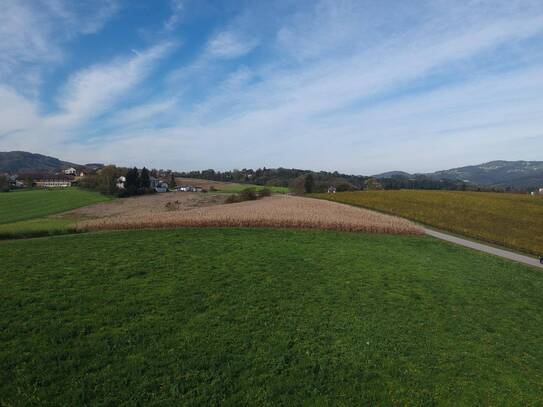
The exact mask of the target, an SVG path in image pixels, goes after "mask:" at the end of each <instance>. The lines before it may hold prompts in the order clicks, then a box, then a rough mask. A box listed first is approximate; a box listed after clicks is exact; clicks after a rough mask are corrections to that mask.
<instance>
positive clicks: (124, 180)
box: [117, 176, 126, 189]
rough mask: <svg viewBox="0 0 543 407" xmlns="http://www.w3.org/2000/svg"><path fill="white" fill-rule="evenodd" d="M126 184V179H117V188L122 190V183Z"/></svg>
mask: <svg viewBox="0 0 543 407" xmlns="http://www.w3.org/2000/svg"><path fill="white" fill-rule="evenodd" d="M125 182H126V177H123V176H121V177H119V178H117V188H119V189H124V183H125Z"/></svg>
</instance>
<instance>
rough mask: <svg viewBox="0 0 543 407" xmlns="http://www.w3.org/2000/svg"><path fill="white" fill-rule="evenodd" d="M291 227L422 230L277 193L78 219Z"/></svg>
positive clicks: (119, 225) (95, 226)
mask: <svg viewBox="0 0 543 407" xmlns="http://www.w3.org/2000/svg"><path fill="white" fill-rule="evenodd" d="M205 226H209V227H225V226H227V227H228V226H229V227H285V228H304V229H306V228H307V229H331V230H342V231H351V232H368V233H391V234H421V233H422V231H421V229H420V228H418V227H417V226H415V225H414V224H413V223H411V222H410V221H407V220H405V219H401V218H397V217H394V216H389V215H384V214H381V213H377V212H373V211H369V210H366V209H362V208H355V207H352V206H348V205H343V204H338V203H335V202H327V201H320V200H316V199H309V198H301V197H291V196H272V197H269V198H265V199H262V200H259V201H247V202H241V203H237V204H229V205H218V206H208V207H201V208H196V209H191V210H185V211H169V212H159V213H148V214H147V216H144V215H142V214H128V215H123V216H118V217H109V218H102V219H96V220H89V221H84V222H80V223H78V225H77V227H78V229H80V230H112V229H113V230H115V229H148V228H175V227H205Z"/></svg>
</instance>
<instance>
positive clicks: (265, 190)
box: [258, 188, 272, 198]
mask: <svg viewBox="0 0 543 407" xmlns="http://www.w3.org/2000/svg"><path fill="white" fill-rule="evenodd" d="M271 194H272V191H271V189H269V188H262V189H261V190H260V191H258V197H259V198H264V197H265V196H271Z"/></svg>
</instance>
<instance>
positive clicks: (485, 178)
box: [0, 151, 543, 189]
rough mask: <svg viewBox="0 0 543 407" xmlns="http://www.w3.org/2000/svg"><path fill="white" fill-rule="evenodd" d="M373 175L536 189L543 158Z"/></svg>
mask: <svg viewBox="0 0 543 407" xmlns="http://www.w3.org/2000/svg"><path fill="white" fill-rule="evenodd" d="M102 166H103V165H102V164H84V165H81V164H74V163H71V162H67V161H61V160H59V159H58V158H54V157H48V156H45V155H41V154H33V153H28V152H25V151H10V152H0V173H2V172H8V173H30V172H33V173H35V172H50V173H53V172H58V171H61V170H63V169H66V168H70V167H74V168H76V169H83V168H92V169H97V168H100V167H102ZM373 177H375V178H416V177H428V178H432V179H437V180H439V179H447V180H459V181H464V182H467V183H469V184H472V185H478V186H483V187H512V188H519V189H521V188H536V187H543V161H491V162H488V163H484V164H479V165H470V166H467V167H460V168H453V169H450V170H442V171H436V172H432V173H424V174H410V173H408V172H404V171H389V172H384V173H382V174H376V175H373Z"/></svg>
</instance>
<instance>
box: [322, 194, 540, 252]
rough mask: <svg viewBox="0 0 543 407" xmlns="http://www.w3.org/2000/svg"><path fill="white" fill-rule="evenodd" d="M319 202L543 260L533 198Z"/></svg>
mask: <svg viewBox="0 0 543 407" xmlns="http://www.w3.org/2000/svg"><path fill="white" fill-rule="evenodd" d="M313 196H314V197H318V198H323V199H329V200H332V201H336V202H343V203H347V204H351V205H356V206H361V207H364V208H369V209H376V210H379V211H382V212H386V213H390V214H393V215H399V216H403V217H405V218H408V219H411V220H415V221H418V222H421V223H424V224H426V225H429V226H434V227H436V228H439V229H443V230H447V231H450V232H453V233H458V234H461V235H465V236H468V237H473V238H475V239H480V240H485V241H488V242H491V243H496V244H498V245H502V246H506V247H510V248H512V249H515V250H518V251H521V252H525V253H531V254H534V255H543V232H542V231H543V199H542V198H541V197H539V196H529V195H527V194H503V193H489V192H460V191H420V190H400V191H364V192H341V193H337V194H314V195H313Z"/></svg>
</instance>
